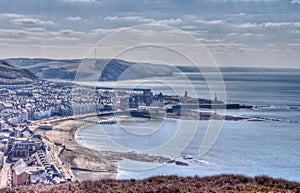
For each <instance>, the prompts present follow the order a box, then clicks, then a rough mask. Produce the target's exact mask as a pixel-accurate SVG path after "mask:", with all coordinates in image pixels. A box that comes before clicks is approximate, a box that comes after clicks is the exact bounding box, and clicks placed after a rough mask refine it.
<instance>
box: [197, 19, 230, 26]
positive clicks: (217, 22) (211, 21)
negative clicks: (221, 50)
mask: <svg viewBox="0 0 300 193" xmlns="http://www.w3.org/2000/svg"><path fill="white" fill-rule="evenodd" d="M196 22H197V23H203V24H209V25H218V24H225V23H226V22H225V21H224V20H197V21H196Z"/></svg>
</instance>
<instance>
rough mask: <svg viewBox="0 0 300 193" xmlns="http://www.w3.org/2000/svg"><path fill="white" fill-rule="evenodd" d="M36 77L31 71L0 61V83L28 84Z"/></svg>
mask: <svg viewBox="0 0 300 193" xmlns="http://www.w3.org/2000/svg"><path fill="white" fill-rule="evenodd" d="M36 79H37V77H36V76H35V75H34V74H33V73H32V72H30V71H28V70H25V69H21V68H18V67H14V66H12V65H9V64H8V63H6V62H4V61H0V84H28V83H32V82H33V81H35V80H36Z"/></svg>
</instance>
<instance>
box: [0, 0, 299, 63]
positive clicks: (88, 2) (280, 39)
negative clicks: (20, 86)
mask: <svg viewBox="0 0 300 193" xmlns="http://www.w3.org/2000/svg"><path fill="white" fill-rule="evenodd" d="M148 24H151V25H165V26H170V27H173V28H178V29H180V30H183V31H184V32H185V33H187V34H189V35H191V36H193V37H194V38H195V39H196V40H197V41H199V42H200V43H201V44H202V45H203V46H205V47H206V48H207V50H208V51H209V52H210V53H211V54H212V56H213V57H214V59H215V60H216V62H217V63H218V64H219V65H220V66H259V67H288V68H290V67H297V68H300V0H190V1H189V0H119V1H117V0H26V1H24V0H0V58H12V57H29V58H60V59H61V58H64V59H69V58H84V57H85V56H86V54H87V52H88V51H89V50H90V49H91V48H92V47H93V46H94V45H95V44H96V43H97V42H98V41H99V40H101V39H102V38H104V37H106V36H107V35H110V34H112V33H114V32H116V31H118V30H120V29H124V28H130V27H132V26H136V25H148ZM162 41H163V40H162ZM177 43H180V40H178V42H177ZM183 44H184V42H183ZM185 47H188V45H186V46H185ZM103 56H104V57H105V54H103Z"/></svg>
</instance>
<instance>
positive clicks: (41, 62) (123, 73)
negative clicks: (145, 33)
mask: <svg viewBox="0 0 300 193" xmlns="http://www.w3.org/2000/svg"><path fill="white" fill-rule="evenodd" d="M5 61H6V62H7V63H9V64H11V65H13V66H17V67H20V68H25V69H27V70H29V71H31V72H33V73H34V74H36V75H37V76H39V77H41V78H45V79H62V80H74V79H75V77H76V76H77V77H78V76H79V77H80V79H84V80H87V81H88V80H91V79H92V78H91V77H93V80H97V78H98V80H99V81H115V80H128V79H140V78H145V77H155V76H168V75H171V74H172V72H173V71H174V69H173V68H172V67H170V66H168V65H158V64H155V65H154V64H149V63H137V62H128V61H124V60H119V59H112V60H107V59H97V61H96V62H95V60H92V59H85V60H80V59H71V60H54V59H43V58H37V59H28V58H13V59H5ZM80 64H82V65H80ZM78 68H80V70H79V71H80V73H78V72H77V71H78ZM100 72H102V74H100ZM97 73H99V74H97ZM95 76H97V77H96V79H95Z"/></svg>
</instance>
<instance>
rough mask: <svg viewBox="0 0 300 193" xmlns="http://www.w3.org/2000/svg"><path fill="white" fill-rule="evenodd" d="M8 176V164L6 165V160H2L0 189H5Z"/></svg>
mask: <svg viewBox="0 0 300 193" xmlns="http://www.w3.org/2000/svg"><path fill="white" fill-rule="evenodd" d="M9 176H10V164H8V163H6V160H5V158H4V161H3V168H2V170H1V172H0V189H3V188H6V187H7V184H8V183H7V182H8V178H9Z"/></svg>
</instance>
